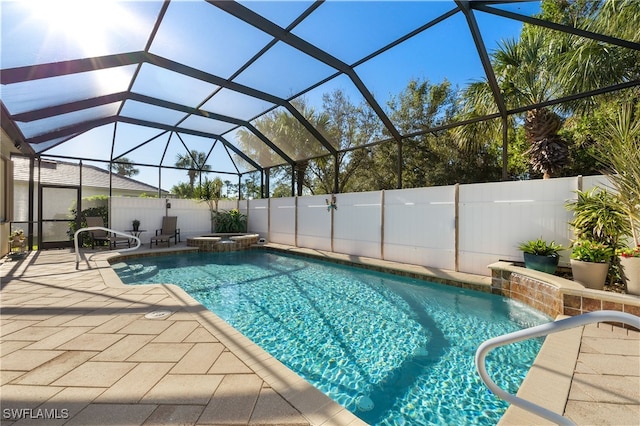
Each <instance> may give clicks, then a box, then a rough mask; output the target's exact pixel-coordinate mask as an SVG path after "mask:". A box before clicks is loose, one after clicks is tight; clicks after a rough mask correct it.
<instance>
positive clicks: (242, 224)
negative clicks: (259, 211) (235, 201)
mask: <svg viewBox="0 0 640 426" xmlns="http://www.w3.org/2000/svg"><path fill="white" fill-rule="evenodd" d="M213 221H214V223H215V228H216V232H247V216H245V215H243V214H242V213H240V212H239V211H238V210H237V209H233V210H231V211H228V212H225V211H222V212H215V213H214V216H213Z"/></svg>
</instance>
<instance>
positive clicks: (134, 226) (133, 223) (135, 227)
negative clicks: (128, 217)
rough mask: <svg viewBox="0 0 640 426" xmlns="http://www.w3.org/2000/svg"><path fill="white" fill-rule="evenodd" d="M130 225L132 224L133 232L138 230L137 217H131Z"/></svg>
mask: <svg viewBox="0 0 640 426" xmlns="http://www.w3.org/2000/svg"><path fill="white" fill-rule="evenodd" d="M131 226H133V231H134V232H138V230H139V229H140V221H139V220H138V219H133V221H132V222H131Z"/></svg>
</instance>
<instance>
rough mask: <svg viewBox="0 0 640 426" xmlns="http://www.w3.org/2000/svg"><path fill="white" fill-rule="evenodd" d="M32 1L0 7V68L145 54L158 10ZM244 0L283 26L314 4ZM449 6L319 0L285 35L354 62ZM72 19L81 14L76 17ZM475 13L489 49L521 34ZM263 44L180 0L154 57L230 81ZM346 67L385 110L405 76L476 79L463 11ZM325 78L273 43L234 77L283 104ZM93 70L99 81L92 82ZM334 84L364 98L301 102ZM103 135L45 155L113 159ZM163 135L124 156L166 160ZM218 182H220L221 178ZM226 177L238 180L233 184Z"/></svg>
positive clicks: (106, 87) (216, 107)
mask: <svg viewBox="0 0 640 426" xmlns="http://www.w3.org/2000/svg"><path fill="white" fill-rule="evenodd" d="M36 1H38V0H24V1H23V2H21V4H19V6H16V5H18V3H8V2H6V1H2V3H0V5H1V6H2V12H3V13H2V67H3V68H6V67H13V66H20V65H26V64H30V63H36V62H50V61H58V60H66V59H75V58H81V57H87V56H97V55H104V54H110V53H119V52H127V51H136V50H143V49H144V45H145V43H146V39H147V37H148V34H149V33H150V31H151V27H152V25H153V22H154V19H155V16H156V15H157V11H158V10H159V5H160V3H159V2H156V1H138V2H130V3H128V4H127V5H126V7H124V8H123V7H121V6H120V5H118V4H113V5H110V6H109V3H108V2H106V1H104V0H102V1H101V2H89V1H86V0H84V1H81V2H79V3H78V2H76V3H72V4H70V5H69V6H73V7H72V8H69V9H68V10H65V6H67V5H66V4H65V3H64V2H66V1H67V0H56V1H55V2H52V1H50V0H48V1H45V2H44V3H39V8H33V7H30V6H29V5H31V4H35V3H34V2H36ZM52 3H55V4H56V7H55V8H53V7H51V5H52ZM241 3H242V4H243V5H245V6H246V7H248V8H250V9H252V10H254V11H256V12H257V13H260V14H262V15H263V16H265V17H266V18H267V19H269V20H271V21H273V22H275V23H276V24H278V25H279V26H281V27H287V26H288V25H290V23H291V22H292V20H293V19H295V18H296V17H297V16H298V15H299V14H300V13H302V11H304V10H305V9H306V8H307V7H308V6H309V5H310V4H311V2H300V1H275V2H273V1H242V2H241ZM97 5H100V6H97ZM105 5H107V6H105ZM454 6H455V3H453V2H452V1H409V2H398V1H374V2H365V1H327V2H325V3H324V4H322V5H321V6H320V7H319V8H318V9H317V10H315V11H314V12H313V13H312V14H311V15H310V16H309V17H308V18H307V19H306V20H305V21H303V22H302V23H301V24H299V25H298V26H296V27H295V28H294V29H293V31H292V32H293V33H294V34H295V35H296V36H298V37H300V38H302V39H304V40H306V41H308V42H310V43H313V44H315V45H317V46H318V47H319V48H320V49H323V50H325V51H327V52H328V53H329V54H331V55H332V56H334V57H336V58H337V59H339V60H341V61H343V62H344V63H346V64H348V65H352V64H354V63H356V62H357V61H359V60H360V59H361V58H363V57H365V56H367V55H369V54H371V53H372V52H375V51H376V50H378V49H380V48H381V47H383V46H384V45H386V44H388V43H390V42H392V41H394V40H395V39H397V38H398V37H400V36H402V35H404V34H405V33H407V32H409V31H411V30H413V29H416V28H418V27H419V26H421V25H423V24H424V23H426V22H429V21H430V20H432V19H433V18H435V17H436V16H438V15H440V14H442V13H444V12H446V11H449V10H451V9H452V8H453V7H454ZM505 7H506V8H508V9H509V10H512V11H517V12H521V13H524V14H527V15H530V14H533V13H536V12H537V11H538V8H539V4H538V2H528V3H520V4H517V5H511V6H508V7H507V6H505ZM80 12H85V14H83V15H80V14H79V13H80ZM76 13H78V15H76ZM476 18H477V21H478V26H479V28H480V31H481V33H482V37H483V40H484V42H485V44H486V45H487V47H488V49H489V51H492V50H493V49H495V48H496V47H497V43H498V42H499V41H500V40H503V39H507V38H514V37H518V35H519V33H520V30H521V28H522V24H521V23H519V22H516V21H512V20H508V19H504V18H498V17H495V16H493V15H489V14H485V13H481V12H478V13H476ZM212 23H215V24H213V25H212ZM270 40H271V37H270V36H268V35H266V34H264V33H261V32H260V31H259V30H257V29H255V28H252V27H249V26H247V25H246V24H244V23H242V22H240V21H238V20H237V19H235V18H230V17H229V16H227V15H226V14H225V13H224V12H223V11H221V10H219V9H217V8H215V7H212V6H211V5H209V4H207V3H205V2H203V1H199V2H195V1H185V0H181V1H173V2H172V3H171V5H170V6H169V9H168V12H167V14H166V16H165V19H164V21H163V24H162V26H161V27H160V30H159V32H158V34H157V36H156V39H155V40H154V43H153V45H152V46H151V52H152V53H155V54H157V55H160V56H163V57H167V58H169V59H172V60H175V61H177V62H181V63H184V64H186V65H189V66H192V67H196V68H203V69H206V70H207V71H208V72H210V73H212V74H215V75H218V76H220V77H223V78H229V77H231V75H232V73H233V72H234V71H235V70H236V69H237V68H238V67H239V66H241V65H242V64H244V63H245V62H246V61H247V60H249V59H250V58H251V57H252V56H253V55H255V54H256V53H257V52H258V51H260V49H262V48H263V47H264V46H265V45H266V44H267V43H268V42H269V41H270ZM125 68H126V67H125ZM355 70H356V73H357V74H358V76H359V77H360V79H361V80H362V81H363V82H364V83H365V84H366V85H367V87H368V88H369V90H370V91H371V92H372V93H373V95H374V96H375V98H376V100H377V101H378V103H379V104H380V105H381V106H382V107H383V108H385V107H386V103H387V102H388V101H389V99H390V97H391V96H394V95H397V94H398V93H400V92H401V91H402V90H403V89H404V88H405V87H406V84H407V82H408V81H409V80H411V79H426V80H429V81H430V82H432V83H439V82H441V81H442V80H444V79H445V78H446V79H448V80H449V81H450V82H452V83H453V84H454V85H457V86H459V87H463V86H464V85H466V84H467V83H469V82H471V81H473V80H478V79H482V78H484V73H483V69H482V66H481V64H480V60H479V58H478V55H477V52H476V50H475V46H474V43H473V40H472V38H471V34H470V32H469V29H468V27H467V24H466V21H465V19H464V16H463V15H462V14H460V13H458V14H456V15H454V16H453V17H451V18H449V19H447V20H445V21H443V22H441V23H439V24H437V25H436V26H434V27H432V28H430V29H428V30H427V31H425V32H423V33H420V34H418V35H416V36H415V37H413V38H411V39H410V40H408V41H406V42H405V43H403V44H401V45H398V46H396V47H394V48H393V49H391V50H389V51H387V52H384V53H382V54H381V55H380V56H378V57H376V58H374V59H372V60H370V61H368V62H366V63H364V64H362V65H359V66H358V67H356V69H355ZM334 72H335V70H334V69H332V68H331V67H329V66H327V65H325V64H322V63H320V62H318V61H316V60H315V59H313V58H311V57H309V56H307V55H306V54H303V53H301V52H299V51H296V50H295V49H293V48H292V47H290V46H288V45H286V44H284V43H281V42H279V43H277V44H276V45H275V46H274V48H272V49H271V50H270V51H268V52H267V53H265V54H264V55H263V56H262V57H260V58H259V59H258V60H257V61H256V63H255V64H254V65H252V66H251V67H250V68H248V69H247V70H245V71H243V72H242V73H241V74H240V75H239V76H237V77H236V78H235V79H234V81H235V82H238V83H240V84H244V85H246V86H249V87H252V88H255V89H258V90H262V91H265V92H269V93H272V94H274V95H277V96H279V97H282V98H287V97H290V96H292V95H293V94H295V93H298V92H299V91H301V90H303V89H304V87H306V86H308V85H310V84H313V83H315V82H317V81H320V80H322V79H324V78H326V77H328V76H330V75H332V74H333V73H334ZM99 74H102V75H103V76H102V77H98V75H99ZM119 75H120V77H119V76H118V73H115V72H110V71H102V72H98V73H95V76H92V77H91V78H87V79H85V83H83V84H84V85H80V84H79V83H78V80H73V81H74V82H69V83H66V82H65V78H59V79H57V84H56V86H54V87H53V88H49V89H47V88H46V87H39V88H37V91H35V93H36V95H34V96H33V99H32V100H31V101H32V102H34V103H36V104H38V103H42V102H47V101H48V100H47V99H46V98H43V97H42V94H43V93H48V94H49V96H48V99H50V100H49V102H55V100H56V99H57V100H58V101H59V100H60V99H64V100H65V101H73V100H79V99H82V98H83V97H84V98H86V97H93V96H97V95H99V94H104V93H109V92H113V91H120V90H122V87H123V85H124V86H125V87H126V84H127V78H130V75H131V67H129V68H128V69H126V70H125V69H124V68H123V70H122V72H121V73H120V74H119ZM140 77H144V78H139V80H138V81H137V82H136V84H135V85H134V87H133V91H135V92H137V93H141V94H147V95H149V96H155V97H158V98H161V99H166V100H169V101H172V102H178V103H182V104H186V105H193V104H197V103H198V102H200V101H202V100H203V99H204V97H206V95H207V94H209V93H211V92H212V91H213V90H215V89H216V87H215V85H211V84H210V83H205V82H202V81H197V80H194V79H190V78H184V77H181V76H179V75H177V74H175V73H171V72H168V71H165V70H162V69H160V68H158V67H153V66H149V65H147V64H145V65H144V66H143V67H142V69H141V71H140ZM68 80H71V79H68ZM29 84H30V85H33V86H29V87H38V85H39V84H41V83H40V82H37V81H36V82H30V83H29ZM18 89H20V90H18ZM26 89H28V87H26ZM335 89H341V90H343V91H344V92H346V93H347V94H348V95H349V96H350V97H351V100H352V101H353V102H354V103H360V101H361V100H362V98H361V96H360V94H359V92H358V91H357V90H356V88H355V86H353V84H352V82H351V81H350V80H349V79H348V78H346V77H345V76H341V77H338V78H336V79H334V80H332V81H330V82H328V83H326V84H325V85H323V86H321V87H319V88H317V89H315V90H313V91H312V92H310V93H308V94H306V95H305V97H306V99H307V101H308V102H309V103H310V104H311V105H312V106H315V107H316V108H319V107H320V104H321V98H322V94H323V93H328V92H332V91H333V90H335ZM29 90H33V89H29ZM23 91H24V89H21V88H19V87H17V86H16V88H14V87H8V88H5V87H3V95H2V96H3V101H4V102H5V104H7V105H8V106H9V108H10V112H11V113H16V112H19V111H16V110H15V109H16V108H20V107H23V108H27V107H28V106H29V105H30V104H29V103H27V104H26V105H20V104H18V103H12V100H13V97H14V95H15V96H17V95H18V94H20V93H21V92H23ZM51 93H53V95H51ZM38 106H42V105H40V104H38ZM44 106H47V105H44ZM268 106H269V105H268V103H265V102H264V101H256V100H254V99H251V98H248V97H245V96H243V95H238V94H237V93H233V92H230V91H227V90H223V91H222V92H220V95H219V96H216V97H214V98H213V99H212V100H211V101H209V102H207V104H205V109H207V110H210V111H213V112H217V113H222V114H225V113H226V114H227V115H235V116H238V117H241V118H243V119H249V118H252V117H253V116H254V115H255V114H256V112H257V111H259V110H261V109H262V108H265V107H268ZM12 108H13V109H12ZM112 108H113V106H105V107H103V108H102V110H101V111H98V110H94V111H89V112H86V113H85V114H89V115H90V114H97V115H98V116H100V115H102V114H110V112H109V111H111V110H112ZM123 115H128V116H132V117H136V118H141V119H142V118H144V119H154V118H155V119H157V120H158V121H159V120H161V119H165V120H167V122H171V121H172V120H179V119H180V114H175V112H172V111H170V110H166V109H161V108H157V107H155V108H147V109H143V108H141V105H137V104H136V103H134V102H131V101H129V102H127V103H126V104H125V108H124V110H123ZM78 119H79V117H78V116H77V115H76V116H74V115H69V116H67V117H61V118H60V120H62V121H61V123H63V122H64V120H67V122H69V123H73V122H74V120H78ZM44 124H46V122H43V123H37V122H36V123H31V124H29V125H27V126H25V129H26V130H28V131H29V132H34V133H36V134H37V132H38V131H39V129H40V126H43V125H44ZM184 125H185V126H186V127H189V126H191V128H194V129H199V128H201V126H207V127H206V128H207V130H208V131H211V132H214V133H223V132H224V131H226V130H228V128H229V125H228V124H224V123H221V122H213V121H211V120H204V119H196V118H191V119H189V120H187V121H186V122H185V123H184ZM118 132H122V133H124V134H126V137H125V138H122V139H123V141H122V142H120V141H119V142H117V146H116V148H115V150H114V152H115V155H121V154H122V153H124V152H126V151H128V150H129V149H131V148H132V147H135V146H137V145H138V144H140V143H142V142H144V141H146V140H148V139H149V138H152V137H153V136H154V135H158V134H159V133H161V132H159V131H158V130H149V129H137V130H136V129H133V128H130V126H128V125H122V124H120V125H118ZM112 136H113V126H108V127H105V128H98V129H95V130H92V131H90V132H87V133H85V134H84V135H82V136H80V137H78V138H76V139H77V140H76V141H74V142H71V143H66V144H64V145H63V146H60V147H56V148H54V149H53V150H51V153H55V154H59V155H74V156H78V152H83V153H85V154H88V156H92V155H93V158H104V159H108V158H109V156H110V155H111V146H110V144H111V139H112ZM229 138H230V139H232V138H233V135H229ZM160 139H161V138H158V141H157V143H155V142H154V143H153V144H148V145H149V146H147V147H146V148H145V149H142V150H138V151H137V155H136V154H134V153H131V154H128V155H127V157H129V158H130V159H132V160H134V161H136V162H141V163H148V164H157V163H158V161H160V160H162V159H163V158H164V160H163V164H168V165H172V164H173V163H174V162H175V156H176V155H177V153H179V152H181V151H182V152H183V151H184V146H183V145H182V142H185V141H180V140H177V139H176V138H174V139H172V141H171V143H170V148H169V149H168V150H167V152H162V151H164V149H163V148H162V149H161V148H159V147H161V146H162V144H165V143H166V138H165V140H164V142H162V143H161V142H160ZM231 142H232V143H233V140H231ZM185 143H187V145H188V147H189V148H190V149H198V150H200V151H206V150H207V148H206V146H207V145H208V144H209V141H206V140H198V138H190V140H189V141H186V142H185ZM214 153H215V155H214V156H213V157H215V158H216V159H215V160H212V162H211V166H212V168H213V169H224V170H230V171H234V170H235V169H233V167H232V165H231V162H230V161H229V160H228V158H227V157H228V156H227V154H226V152H225V150H224V149H223V148H222V147H221V146H216V148H215V149H214ZM163 155H164V157H163ZM80 156H84V155H80ZM97 164H99V163H97ZM102 167H104V165H102ZM140 170H141V173H140V175H138V176H136V179H139V180H142V181H144V182H146V183H149V184H152V185H157V184H158V173H157V170H156V169H154V168H151V167H149V168H145V167H141V168H140ZM223 179H229V177H228V176H223ZM230 179H231V180H232V181H236V178H235V177H231V178H230ZM177 180H178V181H186V173H185V172H183V171H166V172H163V180H162V183H161V186H162V187H163V188H165V189H169V188H170V187H171V185H173V184H174V183H175V181H177Z"/></svg>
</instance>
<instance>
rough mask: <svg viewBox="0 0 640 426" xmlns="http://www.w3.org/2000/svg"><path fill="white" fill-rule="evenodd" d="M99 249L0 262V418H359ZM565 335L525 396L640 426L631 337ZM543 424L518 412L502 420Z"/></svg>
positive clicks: (551, 347) (639, 376)
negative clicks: (134, 277)
mask: <svg viewBox="0 0 640 426" xmlns="http://www.w3.org/2000/svg"><path fill="white" fill-rule="evenodd" d="M153 250H154V251H157V252H160V251H162V249H153ZM146 251H148V250H146ZM108 255H109V254H108V253H97V254H93V255H89V254H87V256H88V258H87V259H83V261H82V262H80V265H79V268H78V269H76V264H75V254H74V253H72V252H71V251H69V250H54V251H41V252H35V253H31V254H30V255H29V256H28V257H27V258H26V259H23V260H21V261H13V262H8V261H4V262H3V263H2V264H1V265H0V277H1V278H2V290H1V291H0V303H1V305H0V307H1V310H0V321H1V322H0V356H1V358H0V384H1V387H0V398H1V402H2V409H3V410H2V419H1V421H2V424H3V425H4V424H7V425H10V424H16V425H23V424H45V423H43V416H48V417H53V418H48V419H47V420H46V424H47V425H56V424H69V425H90V424H96V425H108V424H112V425H156V424H287V425H288V424H293V425H297V424H304V425H308V424H314V425H356V424H364V422H362V421H361V420H360V419H358V418H357V417H356V416H354V415H353V414H352V413H350V412H349V411H348V410H346V409H344V408H343V407H341V406H340V405H338V404H337V403H335V402H334V401H332V400H331V399H329V398H328V397H326V396H325V395H324V394H322V393H321V392H320V391H318V390H317V389H315V388H314V387H312V386H311V385H310V384H308V383H307V382H306V381H304V380H302V379H301V378H300V377H299V376H297V375H296V374H295V373H293V372H291V371H290V370H289V369H287V368H286V367H285V366H284V365H282V364H281V363H280V362H279V361H277V360H275V359H274V358H273V357H271V356H270V355H269V354H267V353H266V352H265V351H263V350H262V349H261V348H259V347H258V346H256V345H255V344H253V343H252V342H250V341H249V340H248V339H247V338H245V337H244V336H242V335H241V334H240V333H238V332H237V331H235V330H234V329H232V328H231V327H229V326H228V325H227V324H226V323H225V322H224V321H222V320H221V319H219V318H218V317H217V316H215V315H214V314H212V313H211V312H209V311H207V310H206V309H204V308H203V307H202V306H200V305H199V304H198V303H196V302H195V301H194V300H193V299H191V298H190V297H189V296H187V295H185V294H184V292H182V290H180V289H179V288H177V287H175V286H172V285H145V286H125V285H123V284H122V283H121V282H120V281H119V279H117V276H116V275H115V272H113V270H112V269H111V268H110V267H109V266H108V264H107V262H106V261H105V260H104V259H105V256H108ZM338 256H339V255H338ZM484 278H485V277H479V281H483V280H484ZM163 311H166V312H168V314H167V315H166V316H163V315H162V314H163ZM150 313H157V315H155V316H154V315H152V316H150V317H149V315H148V314H150ZM563 333H566V334H563ZM563 333H558V334H556V335H553V336H549V338H547V341H545V345H544V347H543V351H542V353H541V355H540V356H539V358H538V360H537V361H536V363H537V365H536V366H535V367H534V368H533V369H532V372H531V373H530V374H529V376H527V380H526V381H525V383H524V384H523V388H527V389H526V390H525V391H526V392H529V393H531V394H532V395H533V399H534V400H535V398H541V399H542V400H543V401H544V400H545V399H551V400H552V401H551V404H552V405H555V406H557V407H559V408H558V410H563V409H565V407H566V411H565V415H566V416H567V417H569V418H571V419H572V420H573V421H575V422H576V423H577V424H579V425H586V424H611V425H614V424H615V425H622V424H636V425H637V424H640V420H639V419H640V372H639V370H640V337H639V334H638V332H633V331H627V330H623V329H620V328H617V327H612V326H610V325H602V324H601V325H599V326H596V325H594V326H587V327H585V328H584V330H583V328H582V327H581V328H579V329H574V330H568V331H567V332H563ZM552 337H553V338H552ZM561 364H562V365H561ZM545 374H546V375H545ZM527 382H528V383H527ZM540 382H542V386H540ZM550 388H551V389H552V390H553V389H556V390H557V389H560V392H556V393H554V392H551V393H550V392H549V390H550ZM557 395H560V396H559V397H558V396H557ZM562 395H564V396H562ZM549 408H551V407H549ZM7 409H9V410H11V409H14V411H6V410H7ZM39 410H40V411H39ZM43 410H46V411H43ZM544 423H545V422H544V420H543V419H540V418H539V417H536V416H532V415H531V414H528V413H526V412H522V410H519V409H510V410H509V411H508V413H507V415H505V416H504V417H503V419H502V421H501V424H507V425H510V424H544Z"/></svg>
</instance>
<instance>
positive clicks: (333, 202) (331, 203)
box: [324, 194, 338, 211]
mask: <svg viewBox="0 0 640 426" xmlns="http://www.w3.org/2000/svg"><path fill="white" fill-rule="evenodd" d="M324 201H325V202H326V203H327V211H331V209H334V210H338V205H337V204H336V196H335V195H333V194H331V201H329V199H328V198H326V199H325V200H324Z"/></svg>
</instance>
